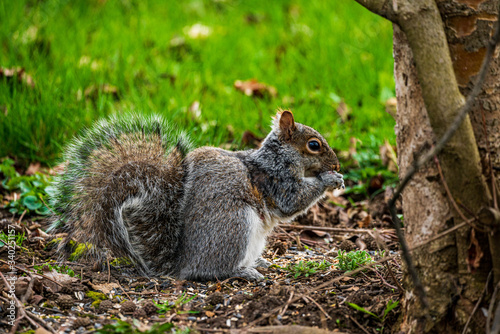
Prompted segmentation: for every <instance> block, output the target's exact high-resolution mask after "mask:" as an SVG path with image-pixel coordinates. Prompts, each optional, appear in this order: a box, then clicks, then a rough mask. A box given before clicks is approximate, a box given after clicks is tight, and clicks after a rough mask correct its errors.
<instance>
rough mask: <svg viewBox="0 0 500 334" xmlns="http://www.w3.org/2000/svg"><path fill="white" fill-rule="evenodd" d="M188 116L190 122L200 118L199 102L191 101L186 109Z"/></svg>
mask: <svg viewBox="0 0 500 334" xmlns="http://www.w3.org/2000/svg"><path fill="white" fill-rule="evenodd" d="M188 115H189V117H190V118H191V120H193V121H196V120H199V119H200V118H201V104H200V101H193V103H191V105H190V106H189V108H188Z"/></svg>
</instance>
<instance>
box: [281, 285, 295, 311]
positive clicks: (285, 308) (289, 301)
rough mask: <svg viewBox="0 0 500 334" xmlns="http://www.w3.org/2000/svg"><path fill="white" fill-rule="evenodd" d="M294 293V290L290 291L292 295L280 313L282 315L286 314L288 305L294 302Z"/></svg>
mask: <svg viewBox="0 0 500 334" xmlns="http://www.w3.org/2000/svg"><path fill="white" fill-rule="evenodd" d="M293 293H294V292H293V291H292V292H290V297H289V298H288V301H287V302H286V304H285V307H283V309H282V310H281V312H280V313H279V314H280V315H283V314H285V312H286V310H287V309H288V306H290V303H291V302H292V298H293Z"/></svg>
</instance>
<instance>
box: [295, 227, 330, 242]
mask: <svg viewBox="0 0 500 334" xmlns="http://www.w3.org/2000/svg"><path fill="white" fill-rule="evenodd" d="M329 237H330V235H329V234H328V233H326V232H322V231H314V230H304V231H302V232H300V241H302V242H304V243H307V242H308V241H312V242H313V243H318V244H322V245H326V244H327V242H326V241H325V238H329Z"/></svg>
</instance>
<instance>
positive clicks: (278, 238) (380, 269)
mask: <svg viewBox="0 0 500 334" xmlns="http://www.w3.org/2000/svg"><path fill="white" fill-rule="evenodd" d="M195 102H196V101H195ZM191 108H192V109H193V110H197V109H198V108H199V105H196V103H193V105H192V106H191ZM255 141H258V139H255ZM39 169H40V167H39V166H38V165H37V164H32V166H31V167H30V168H28V171H29V172H30V173H32V172H38V171H39ZM390 189H391V188H390V187H387V188H386V189H385V191H384V192H381V193H379V194H377V195H375V196H372V197H371V198H364V199H362V200H359V201H352V199H349V196H348V195H347V194H346V193H344V192H342V191H338V190H337V191H335V192H333V193H328V194H327V197H326V198H325V200H323V201H321V202H320V203H318V204H316V205H315V206H313V207H312V208H311V210H310V211H309V212H308V214H307V215H305V216H302V217H299V218H298V219H297V220H296V221H295V222H293V223H292V224H280V225H279V226H278V227H277V228H275V230H274V233H273V234H272V235H271V236H270V237H269V239H268V244H267V247H266V250H265V252H264V254H263V256H264V258H265V259H266V260H268V261H270V262H271V263H272V266H271V267H270V268H266V269H264V268H258V270H259V271H260V272H261V273H262V274H263V276H264V277H265V279H264V280H262V281H256V282H249V281H246V280H244V279H241V278H230V279H226V280H223V281H216V282H215V281H214V282H193V281H182V280H175V279H172V278H170V277H166V276H165V277H149V278H148V277H141V276H136V275H135V274H134V272H133V271H132V269H131V266H130V265H129V264H128V263H127V262H125V261H120V260H114V259H109V264H108V261H105V262H97V263H95V262H92V261H88V260H82V261H80V262H69V261H62V260H61V258H60V254H58V253H57V252H56V248H57V239H58V238H61V237H63V236H64V234H58V235H48V234H46V233H45V232H43V231H44V230H45V229H46V228H47V226H48V219H47V218H45V217H38V216H36V215H32V216H24V217H22V219H20V216H19V215H17V216H15V217H13V216H12V214H11V213H9V212H8V211H7V210H6V209H1V208H0V231H2V232H4V233H6V232H7V230H8V225H13V226H16V233H17V234H18V235H23V236H24V237H23V238H22V240H21V242H20V245H19V247H18V248H17V250H16V259H15V260H16V266H17V267H18V270H17V274H16V276H17V277H18V278H19V280H18V283H17V284H16V293H17V295H18V296H17V297H18V298H24V299H26V303H25V306H24V308H25V310H26V311H28V312H30V314H33V315H34V316H35V317H37V319H39V320H38V324H39V325H40V326H41V327H40V328H42V327H46V328H48V327H50V328H52V329H53V330H55V331H57V332H61V331H66V332H68V333H83V332H86V331H101V332H102V333H104V332H115V331H122V332H124V333H132V332H133V331H134V330H139V331H143V332H149V333H156V332H158V333H159V330H160V327H161V326H164V327H161V329H162V330H165V329H166V328H167V327H169V328H171V326H173V327H172V328H177V329H185V328H190V329H191V330H193V332H195V330H196V331H198V332H200V333H213V332H214V331H215V332H221V333H222V332H227V331H229V330H234V329H248V328H259V330H262V331H263V332H264V331H268V332H271V333H277V332H279V330H280V329H279V328H286V331H287V332H290V331H292V332H293V331H294V330H299V329H301V328H302V327H300V326H305V327H306V328H308V331H309V332H311V333H314V331H315V329H313V328H320V329H321V330H324V331H323V332H324V333H327V332H333V333H365V331H366V330H369V331H373V330H376V329H377V328H382V327H383V328H384V329H385V330H386V331H388V332H389V331H390V329H391V327H392V326H393V325H394V324H395V322H396V320H397V316H398V312H399V308H398V307H397V302H398V301H399V300H400V298H401V291H400V290H399V289H398V286H400V281H401V279H402V269H401V267H400V264H399V263H400V260H399V255H398V252H397V251H398V244H397V239H396V236H395V233H394V231H393V230H392V221H391V220H390V215H389V214H388V208H387V198H388V196H389V195H388V193H390ZM389 197H390V196H389ZM70 251H71V250H70ZM6 252H7V249H6V247H5V246H3V247H2V248H0V253H1V254H2V259H3V258H6V257H5V256H4V255H6V254H7V253H6ZM349 252H352V254H351V253H349ZM354 252H357V253H356V255H355V254H354ZM346 254H351V255H352V256H351V257H345V256H346ZM363 254H364V255H363ZM340 255H341V256H344V260H342V261H343V262H342V263H345V265H348V266H353V267H349V268H355V267H356V266H357V264H356V263H354V262H352V261H356V259H357V258H360V257H363V258H366V257H369V258H370V259H372V260H373V261H379V260H380V259H381V258H382V256H389V257H391V260H390V261H387V262H386V263H385V264H382V263H380V264H375V265H373V266H371V267H370V268H369V269H365V270H363V271H361V272H359V273H357V274H356V275H353V276H350V277H349V276H346V275H350V274H349V272H347V273H346V271H345V270H341V269H339V267H338V264H339V256H340ZM346 259H348V260H346ZM346 261H348V262H346ZM360 261H361V260H360ZM363 261H364V260H363ZM108 266H109V268H110V271H108ZM0 268H1V269H2V272H4V273H5V272H8V271H9V270H8V267H7V264H6V262H5V261H1V262H0ZM50 268H51V269H50ZM47 270H48V271H47ZM395 279H396V280H397V282H395V281H394V280H395ZM32 281H33V284H31V282H32ZM330 282H331V283H330ZM325 284H326V286H324V285H325ZM322 286H323V287H322ZM318 287H322V288H319V289H318ZM0 288H2V289H3V291H6V287H5V283H4V282H3V281H1V282H0ZM30 289H31V290H30ZM6 297H7V295H6V294H5V293H4V294H3V296H2V298H0V304H2V305H0V306H1V310H2V311H0V313H2V314H1V316H2V317H5V315H6V314H5V311H6V305H7V304H6V303H8V299H7V298H6ZM292 325H294V326H299V327H292ZM0 326H1V327H3V328H4V329H5V330H10V329H9V326H7V325H6V324H5V323H2V324H1V325H0ZM30 328H31V329H35V328H34V325H33V324H31V323H30V322H28V321H27V320H26V319H22V320H21V321H20V324H19V328H18V331H21V332H22V331H25V330H28V329H30ZM292 328H295V329H292ZM320 329H318V331H321V330H320ZM169 330H170V329H169ZM205 330H207V331H205ZM318 333H319V332H318Z"/></svg>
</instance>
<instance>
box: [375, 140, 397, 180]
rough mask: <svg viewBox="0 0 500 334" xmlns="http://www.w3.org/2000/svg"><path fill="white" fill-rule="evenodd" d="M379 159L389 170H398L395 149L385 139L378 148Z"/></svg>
mask: <svg viewBox="0 0 500 334" xmlns="http://www.w3.org/2000/svg"><path fill="white" fill-rule="evenodd" d="M379 153H380V160H381V161H382V165H384V166H387V169H388V170H390V171H391V172H394V173H397V172H398V157H397V156H396V150H395V149H394V148H393V147H392V145H391V144H390V143H389V142H388V141H387V140H385V141H384V145H382V146H380V148H379Z"/></svg>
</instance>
